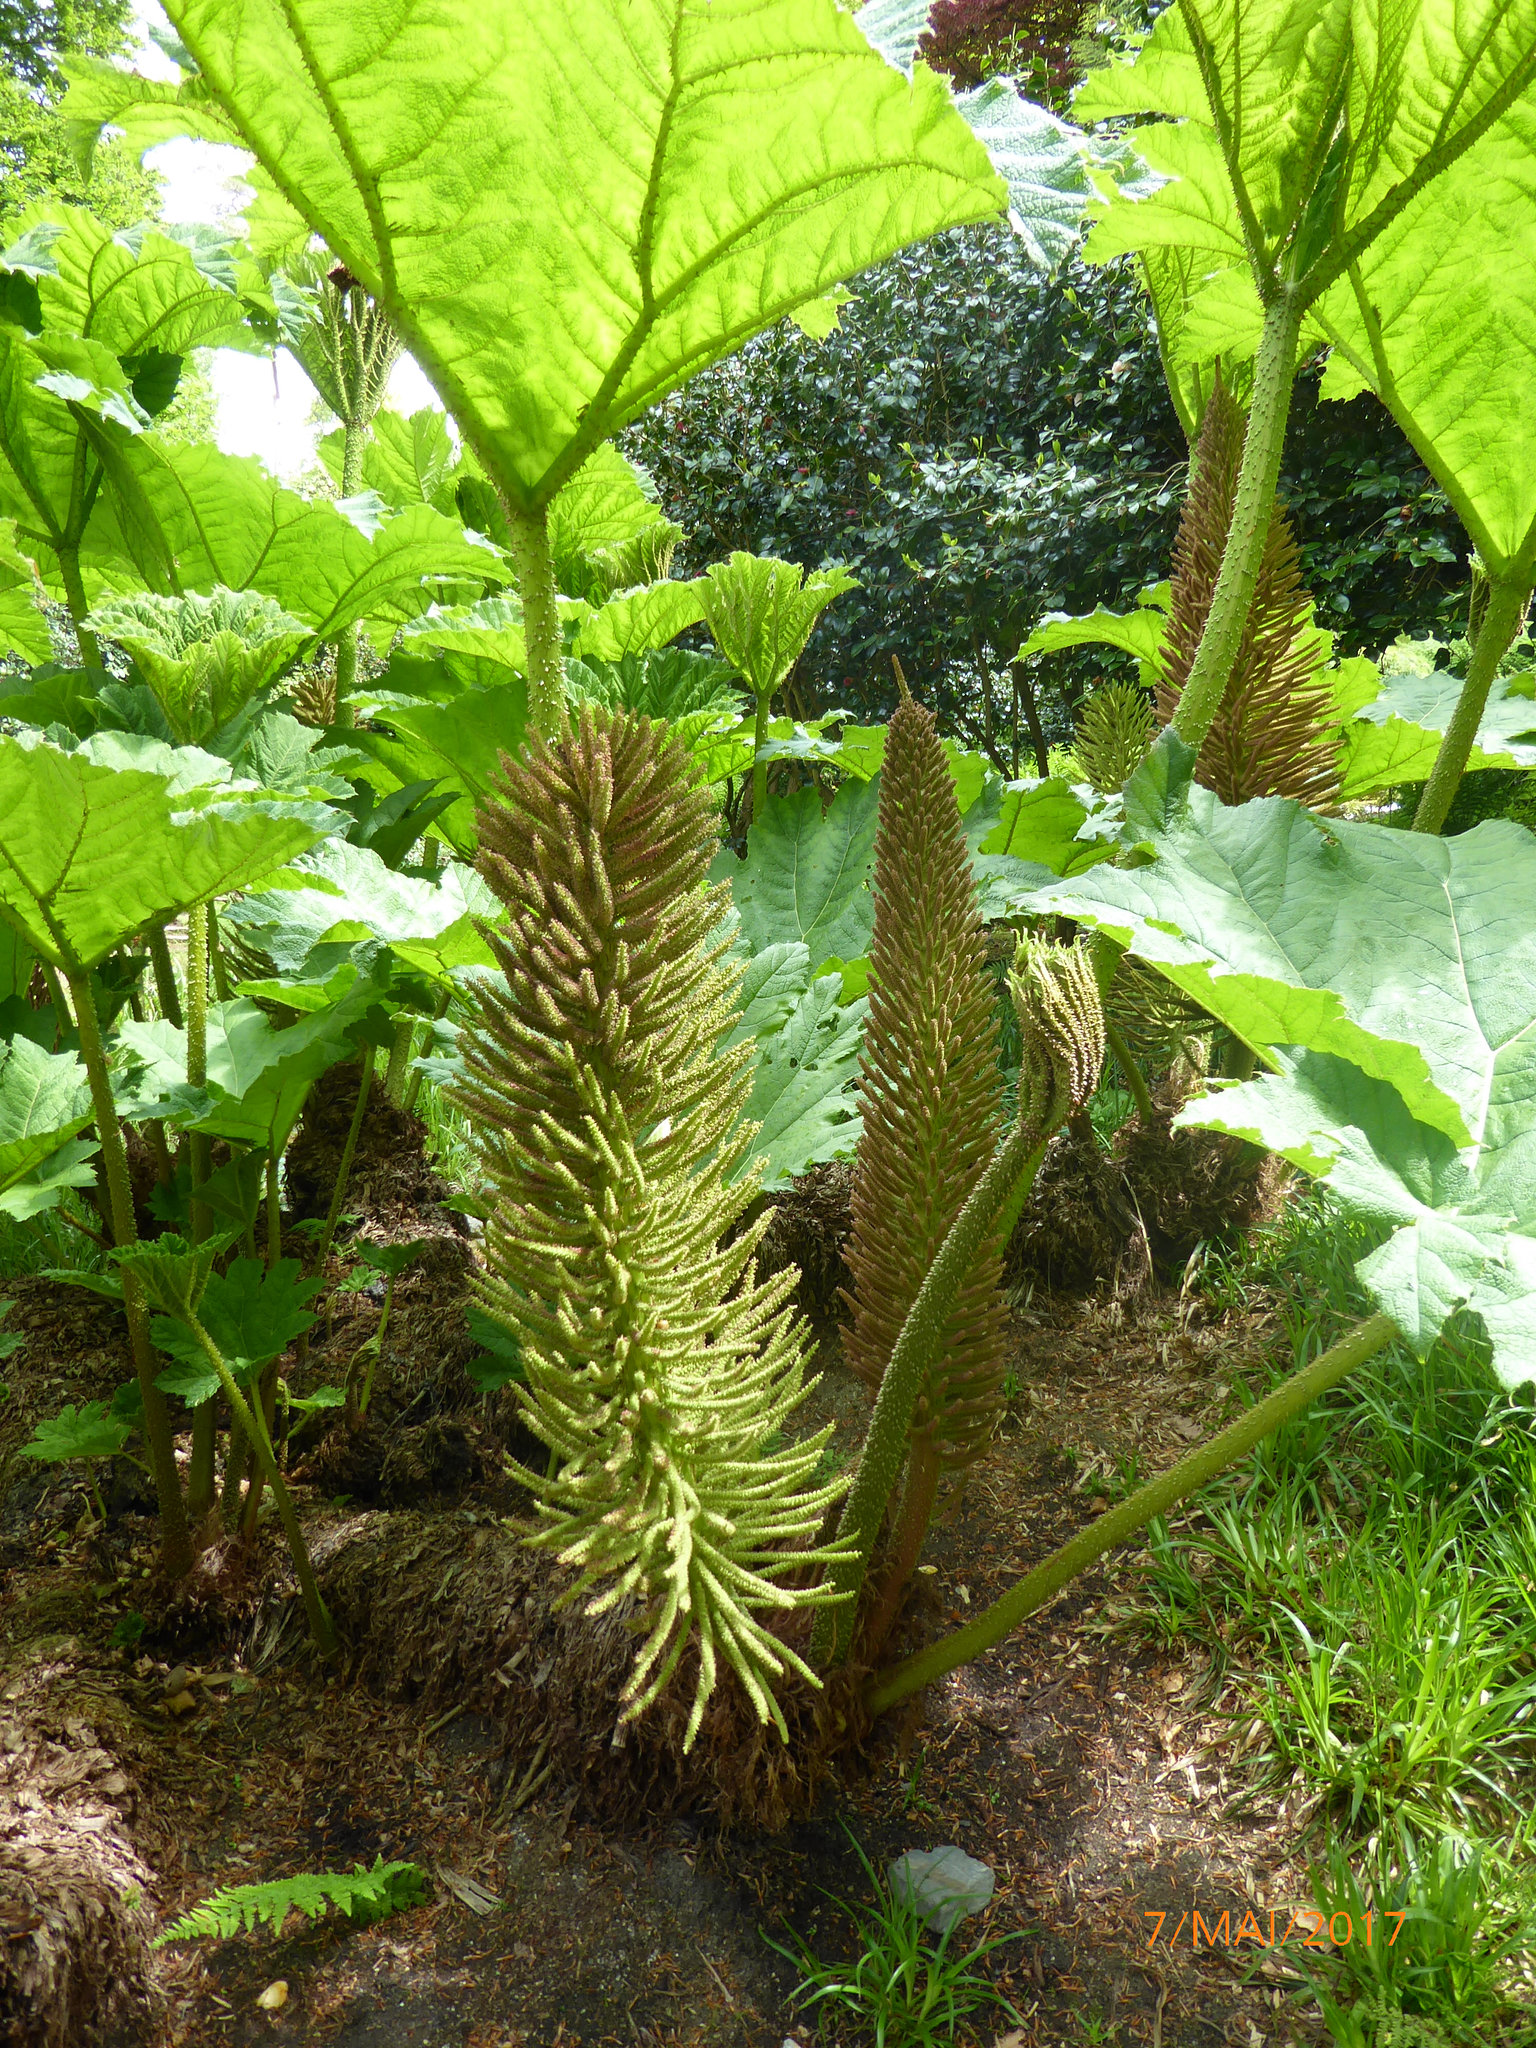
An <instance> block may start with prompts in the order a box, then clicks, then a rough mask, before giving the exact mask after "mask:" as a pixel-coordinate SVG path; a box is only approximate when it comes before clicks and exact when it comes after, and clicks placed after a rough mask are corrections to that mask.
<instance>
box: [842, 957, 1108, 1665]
mask: <svg viewBox="0 0 1536 2048" xmlns="http://www.w3.org/2000/svg"><path fill="white" fill-rule="evenodd" d="M1009 984H1010V989H1011V992H1012V995H1013V1000H1014V1007H1015V1008H1016V1009H1017V1011H1018V1013H1019V1025H1020V1031H1021V1035H1022V1038H1023V1060H1022V1064H1021V1067H1020V1071H1019V1120H1018V1122H1017V1124H1016V1125H1015V1126H1014V1128H1013V1130H1012V1131H1011V1132H1010V1133H1009V1134H1008V1136H1007V1137H1006V1138H1005V1139H1004V1140H1003V1142H1002V1144H1001V1145H999V1146H998V1148H997V1152H996V1154H995V1155H994V1157H993V1159H992V1161H991V1163H990V1164H989V1165H988V1167H987V1169H986V1171H985V1172H984V1173H983V1174H982V1176H981V1178H980V1179H979V1180H978V1181H977V1183H976V1185H975V1187H974V1188H972V1190H971V1192H970V1194H969V1196H968V1197H967V1198H966V1203H965V1206H964V1208H963V1209H962V1210H961V1211H960V1213H959V1215H958V1216H957V1217H956V1218H955V1220H954V1222H953V1223H952V1224H951V1225H950V1227H949V1230H948V1232H947V1233H946V1235H945V1238H944V1242H943V1244H942V1245H940V1247H939V1250H938V1253H937V1255H936V1256H935V1258H934V1261H933V1263H932V1265H931V1266H930V1267H929V1268H928V1271H927V1273H926V1274H925V1275H924V1277H923V1284H922V1286H921V1287H920V1288H919V1289H918V1291H917V1299H916V1300H915V1301H914V1302H913V1304H912V1306H911V1309H910V1310H909V1311H908V1313H907V1318H906V1321H905V1322H904V1323H903V1324H902V1326H901V1335H900V1336H899V1337H898V1338H897V1339H896V1344H895V1348H894V1349H893V1350H892V1352H891V1356H890V1362H889V1364H888V1365H887V1367H886V1370H885V1374H884V1377H883V1378H882V1379H881V1382H880V1391H879V1393H878V1395H877V1396H876V1397H875V1412H874V1414H873V1415H872V1416H871V1417H870V1422H869V1430H868V1432H867V1434H866V1436H865V1438H864V1448H863V1450H862V1451H861V1452H860V1454H859V1464H858V1470H857V1471H856V1472H855V1474H854V1479H853V1485H852V1487H851V1488H850V1489H849V1494H848V1499H847V1501H846V1502H845V1504H844V1507H843V1513H842V1519H841V1522H840V1524H839V1527H838V1534H839V1537H840V1538H841V1539H842V1541H843V1542H844V1544H845V1545H846V1546H847V1547H846V1552H845V1554H844V1555H843V1556H842V1557H840V1558H837V1559H834V1561H833V1563H832V1566H831V1570H830V1572H829V1575H828V1584H829V1586H830V1587H831V1588H832V1589H833V1590H834V1591H835V1592H837V1593H851V1594H857V1593H858V1592H859V1591H860V1589H861V1587H862V1585H863V1581H864V1575H865V1572H866V1570H867V1568H868V1564H869V1559H870V1556H871V1553H872V1551H873V1549H874V1545H875V1541H876V1539H877V1537H878V1536H879V1533H880V1525H881V1522H882V1520H883V1518H884V1515H885V1510H886V1504H887V1502H888V1501H889V1500H890V1497H891V1489H892V1488H893V1487H894V1485H895V1483H896V1480H897V1478H898V1477H899V1475H900V1471H901V1464H902V1460H903V1457H904V1454H905V1450H906V1445H907V1436H908V1431H909V1429H910V1427H911V1422H912V1413H913V1409H914V1408H915V1407H916V1404H917V1398H918V1395H919V1394H920V1393H921V1391H922V1389H923V1386H924V1384H925V1382H926V1380H927V1377H928V1375H929V1374H930V1373H931V1372H932V1371H933V1370H934V1368H935V1366H936V1365H937V1363H938V1360H939V1356H940V1345H941V1343H942V1340H943V1333H944V1328H945V1324H946V1321H947V1319H948V1316H949V1312H950V1308H951V1306H952V1304H953V1302H954V1300H955V1297H956V1295H957V1293H958V1292H959V1289H960V1288H961V1286H962V1285H963V1283H964V1281H965V1279H966V1277H967V1275H968V1274H969V1273H970V1271H971V1267H972V1265H973V1263H974V1261H975V1258H976V1254H977V1251H978V1249H979V1248H980V1246H981V1245H982V1244H983V1243H985V1241H986V1239H987V1237H988V1235H989V1233H990V1232H991V1231H992V1230H993V1229H994V1227H995V1225H996V1223H997V1219H998V1217H999V1216H1000V1215H1001V1214H1002V1213H1003V1210H1004V1205H1005V1204H1006V1203H1008V1202H1009V1199H1010V1197H1013V1196H1015V1195H1016V1193H1017V1190H1018V1186H1019V1182H1020V1180H1021V1179H1022V1178H1023V1177H1024V1176H1025V1175H1026V1174H1029V1175H1033V1173H1034V1171H1035V1169H1036V1167H1037V1166H1038V1164H1039V1158H1040V1153H1041V1149H1042V1147H1043V1144H1044V1141H1045V1140H1046V1139H1047V1138H1048V1137H1050V1136H1051V1134H1052V1133H1053V1132H1054V1131H1055V1130H1056V1129H1057V1128H1058V1127H1059V1125H1060V1124H1062V1123H1063V1122H1064V1121H1065V1120H1066V1118H1067V1117H1068V1116H1069V1115H1070V1114H1071V1113H1072V1111H1073V1110H1074V1109H1080V1108H1081V1107H1082V1106H1083V1104H1084V1103H1086V1102H1087V1100H1088V1098H1089V1096H1090V1095H1092V1093H1093V1091H1094V1088H1095V1087H1096V1086H1097V1085H1098V1077H1099V1069H1100V1066H1101V1065H1102V1062H1103V1057H1104V1015H1103V1009H1102V1006H1101V1004H1100V1000H1099V984H1098V978H1097V976H1096V975H1095V974H1094V971H1093V963H1092V960H1091V957H1090V955H1089V953H1088V950H1087V948H1086V947H1081V946H1063V945H1059V944H1057V943H1056V942H1055V941H1054V940H1048V939H1034V940H1025V941H1024V942H1023V943H1022V944H1021V945H1020V947H1019V950H1018V953H1017V955H1016V957H1015V961H1014V967H1013V972H1012V974H1011V975H1010V977H1009ZM852 1635H853V1621H852V1617H851V1615H850V1614H849V1612H848V1610H847V1609H846V1608H838V1609H836V1610H832V1609H831V1608H830V1607H829V1608H828V1609H826V1610H824V1611H823V1612H822V1613H821V1614H819V1615H818V1616H817V1617H816V1626H815V1629H814V1631H813V1632H812V1636H811V1655H812V1657H813V1658H814V1659H816V1661H817V1662H818V1663H820V1664H823V1665H826V1664H830V1663H833V1662H838V1661H840V1660H841V1659H842V1658H844V1657H845V1656H846V1655H847V1653H848V1648H849V1644H850V1642H851V1640H852Z"/></svg>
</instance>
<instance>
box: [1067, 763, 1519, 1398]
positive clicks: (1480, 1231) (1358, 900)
mask: <svg viewBox="0 0 1536 2048" xmlns="http://www.w3.org/2000/svg"><path fill="white" fill-rule="evenodd" d="M1145 793H1146V786H1145V785H1143V788H1142V794H1143V796H1145ZM1133 826H1134V829H1135V831H1136V832H1137V834H1138V835H1139V834H1142V833H1145V835H1146V836H1145V837H1144V838H1143V839H1142V840H1141V847H1142V852H1143V854H1144V855H1146V854H1150V855H1151V856H1152V858H1151V859H1150V860H1148V861H1146V864H1145V865H1142V866H1139V867H1127V868H1103V867H1101V868H1097V869H1095V870H1094V871H1093V873H1092V874H1089V875H1084V876H1080V877H1078V878H1076V879H1075V880H1072V881H1068V882H1062V883H1057V884H1054V885H1053V886H1052V887H1050V888H1048V889H1043V890H1041V891H1040V892H1039V893H1038V894H1037V896H1036V897H1035V899H1034V903H1033V906H1032V907H1033V908H1034V909H1035V910H1037V911H1046V910H1051V911H1056V912H1059V913H1065V914H1067V915H1069V916H1073V917H1077V918H1080V919H1082V920H1083V921H1084V922H1086V923H1091V924H1094V925H1097V926H1098V927H1099V928H1100V929H1101V930H1104V931H1106V932H1108V933H1109V934H1110V935H1111V936H1113V937H1114V938H1116V939H1117V940H1120V941H1123V942H1125V943H1127V944H1128V945H1129V946H1130V948H1131V950H1132V951H1134V952H1135V953H1136V954H1137V955H1138V956H1139V957H1140V958H1142V959H1144V960H1147V961H1149V962H1151V963H1152V964H1153V965H1154V966H1155V967H1156V968H1157V969H1158V970H1159V972H1161V973H1162V974H1164V975H1166V976H1167V978H1168V979H1169V980H1170V981H1172V982H1173V983H1174V985H1175V986H1176V987H1178V988H1181V989H1183V990H1185V991H1186V992H1187V993H1189V994H1190V995H1193V996H1194V997H1195V998H1196V1000H1197V1001H1199V1002H1200V1003H1201V1004H1202V1005H1203V1006H1204V1007H1205V1008H1206V1009H1208V1010H1209V1011H1210V1012H1211V1014H1212V1015H1213V1016H1215V1017H1217V1018H1219V1019H1221V1020H1222V1021H1223V1022H1224V1023H1226V1024H1227V1025H1228V1026H1229V1027H1230V1028H1231V1029H1232V1030H1234V1031H1235V1032H1237V1033H1238V1034H1239V1036H1241V1037H1243V1038H1245V1039H1247V1041H1248V1042H1249V1043H1250V1044H1251V1045H1253V1046H1255V1047H1256V1048H1257V1049H1258V1050H1259V1051H1260V1053H1261V1054H1262V1056H1263V1058H1264V1060H1265V1061H1266V1063H1267V1064H1268V1065H1269V1066H1270V1067H1271V1068H1272V1069H1274V1071H1273V1072H1271V1073H1269V1074H1267V1075H1265V1076H1264V1077H1263V1078H1262V1079H1259V1080H1256V1081H1253V1082H1247V1083H1243V1084H1240V1085H1237V1086H1232V1087H1221V1086H1220V1085H1219V1084H1218V1089H1217V1092H1215V1093H1213V1094H1210V1095H1207V1096H1206V1097H1204V1098H1201V1099H1199V1100H1197V1101H1196V1102H1193V1103H1191V1104H1190V1105H1189V1106H1188V1108H1187V1109H1186V1110H1185V1111H1184V1112H1183V1116H1182V1121H1184V1122H1186V1123H1194V1124H1200V1125H1202V1126H1205V1127H1208V1128H1212V1129H1219V1130H1227V1131H1232V1132H1235V1133H1238V1134H1240V1135H1242V1136H1244V1137H1247V1138H1250V1139H1252V1140H1253V1141H1254V1142H1255V1143H1258V1144H1262V1145H1264V1146H1266V1147H1268V1148H1269V1149H1271V1150H1273V1151H1276V1152H1279V1153H1281V1154H1283V1155H1284V1156H1285V1157H1286V1158H1288V1159H1290V1160H1292V1161H1293V1162H1294V1163H1295V1164H1296V1165H1298V1166H1300V1167H1302V1168H1303V1169H1304V1170H1306V1171H1307V1172H1309V1173H1312V1174H1315V1175H1319V1176H1321V1177H1323V1178H1325V1179H1326V1180H1327V1181H1328V1183H1329V1185H1330V1186H1331V1187H1332V1188H1333V1189H1334V1191H1335V1192H1336V1193H1337V1194H1338V1196H1339V1197H1340V1199H1342V1200H1344V1201H1345V1202H1347V1203H1348V1204H1349V1205H1350V1206H1351V1207H1352V1208H1353V1209H1354V1210H1355V1211H1356V1212H1357V1213H1359V1214H1361V1215H1363V1216H1365V1217H1367V1218H1369V1219H1370V1220H1372V1221H1374V1222H1376V1223H1378V1224H1380V1225H1382V1226H1384V1227H1389V1228H1390V1233H1391V1234H1390V1235H1389V1236H1388V1237H1387V1239H1386V1242H1385V1243H1384V1244H1383V1245H1382V1246H1381V1247H1380V1248H1379V1249H1378V1250H1377V1251H1375V1252H1373V1253H1372V1254H1371V1255H1370V1256H1369V1257H1368V1258H1367V1259H1365V1260H1364V1261H1363V1262H1362V1264H1361V1266H1360V1273H1361V1277H1362V1278H1363V1279H1364V1280H1365V1282H1366V1284H1367V1285H1368V1286H1369V1287H1370V1288H1371V1289H1372V1291H1373V1292H1374V1294H1375V1295H1376V1297H1377V1299H1378V1301H1379V1302H1380V1303H1381V1306H1382V1307H1383V1308H1384V1309H1385V1310H1386V1311H1387V1313H1388V1314H1390V1315H1391V1316H1393V1317H1394V1319H1395V1320H1396V1321H1397V1322H1398V1324H1399V1326H1400V1327H1401V1328H1402V1329H1403V1331H1404V1333H1405V1334H1406V1335H1407V1336H1408V1337H1409V1338H1410V1339H1411V1340H1412V1341H1413V1342H1415V1343H1416V1344H1419V1345H1421V1346H1422V1345H1423V1344H1425V1343H1427V1342H1429V1341H1430V1340H1431V1339H1433V1337H1434V1336H1435V1335H1436V1334H1437V1333H1438V1332H1439V1330H1440V1328H1441V1326H1442V1324H1443V1322H1444V1320H1445V1317H1446V1316H1447V1315H1448V1314H1450V1313H1451V1312H1452V1311H1453V1310H1454V1309H1457V1308H1463V1307H1465V1308H1471V1309H1474V1310H1476V1311H1477V1313H1478V1314H1480V1315H1481V1316H1482V1317H1483V1319H1484V1321H1485V1323H1486V1324H1487V1326H1488V1331H1489V1335H1490V1336H1491V1338H1492V1339H1493V1342H1494V1347H1495V1357H1496V1364H1497V1366H1498V1369H1499V1371H1500V1373H1501V1375H1502V1376H1503V1377H1504V1378H1505V1379H1506V1381H1508V1382H1509V1383H1510V1384H1516V1383H1518V1382H1520V1381H1522V1380H1526V1379H1529V1378H1531V1377H1533V1376H1536V837H1533V835H1532V834H1531V833H1529V832H1527V831H1526V830H1525V829H1524V828H1523V827H1521V826H1518V825H1515V824H1513V823H1510V822H1509V821H1507V820H1502V819H1501V820H1495V821H1490V822H1488V823H1485V824H1482V825H1479V826H1478V827H1476V829H1475V830H1473V831H1471V832H1465V833H1462V834H1460V835H1458V836H1457V837H1456V838H1453V839H1438V838H1433V837H1431V836H1430V835H1428V834H1425V833H1414V832H1401V831H1394V830H1392V829H1390V828H1388V827H1385V826H1381V825H1373V824H1367V823H1362V822H1355V821H1351V820H1347V819H1337V818H1336V819H1323V818H1319V817H1318V816H1316V815H1315V814H1314V813H1312V812H1309V811H1306V810H1304V809H1303V808H1302V807H1301V806H1300V805H1298V804H1296V803H1293V802H1291V801H1289V800H1288V799H1284V798H1279V797H1266V798H1262V799H1260V800H1259V801H1257V802H1254V803H1249V804H1243V805H1241V806H1239V807H1238V808H1235V809H1231V810H1228V809H1225V808H1224V807H1223V806H1222V805H1221V804H1220V803H1219V802H1218V801H1217V799H1216V798H1215V797H1214V796H1213V795H1211V793H1210V792H1209V791H1208V790H1204V789H1200V788H1198V787H1197V788H1188V787H1187V786H1185V787H1183V788H1182V789H1181V788H1179V787H1175V788H1173V789H1171V790H1169V791H1168V792H1167V795H1166V799H1165V802H1164V805H1163V808H1162V814H1161V816H1160V817H1159V816H1157V815H1155V814H1154V811H1153V807H1152V806H1151V805H1150V804H1145V805H1144V807H1143V808H1141V809H1140V810H1139V811H1138V813H1137V816H1136V817H1135V818H1134V820H1133Z"/></svg>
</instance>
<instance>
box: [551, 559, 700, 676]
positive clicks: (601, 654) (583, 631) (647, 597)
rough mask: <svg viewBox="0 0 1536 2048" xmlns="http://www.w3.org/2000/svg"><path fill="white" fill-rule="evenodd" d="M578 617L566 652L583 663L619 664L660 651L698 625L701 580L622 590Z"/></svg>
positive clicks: (663, 582)
mask: <svg viewBox="0 0 1536 2048" xmlns="http://www.w3.org/2000/svg"><path fill="white" fill-rule="evenodd" d="M578 617H579V620H580V623H579V624H578V626H577V629H576V638H575V641H574V643H573V646H572V652H573V653H575V654H576V655H578V656H579V657H580V658H581V659H582V660H583V661H591V660H594V659H595V660H598V661H622V660H623V658H624V656H625V655H626V654H645V653H647V652H649V650H650V649H652V648H655V647H665V646H666V644H667V642H668V641H669V640H675V639H676V638H677V636H678V634H679V633H683V632H686V631H687V629H688V628H689V627H690V626H696V625H698V624H699V623H700V621H701V620H702V619H703V617H704V579H703V577H702V576H695V577H694V578H693V579H692V580H691V581H690V582H687V583H673V582H668V581H662V582H660V583H648V584H646V585H645V586H644V588H643V589H639V590H622V591H620V592H619V594H618V595H617V596H616V597H611V598H609V600H608V602H607V603H606V604H605V605H602V606H601V607H599V608H598V609H596V610H589V611H588V612H587V613H586V615H585V616H582V615H580V614H578Z"/></svg>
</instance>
